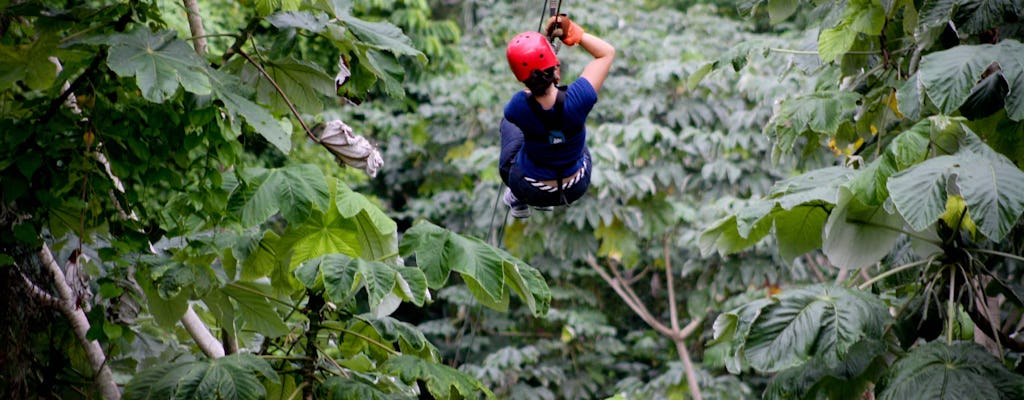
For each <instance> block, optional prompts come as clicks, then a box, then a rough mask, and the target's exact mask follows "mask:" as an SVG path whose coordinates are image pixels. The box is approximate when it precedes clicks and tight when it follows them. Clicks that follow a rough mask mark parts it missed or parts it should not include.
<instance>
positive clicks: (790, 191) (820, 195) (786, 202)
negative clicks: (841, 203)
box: [768, 167, 856, 210]
mask: <svg viewBox="0 0 1024 400" xmlns="http://www.w3.org/2000/svg"><path fill="white" fill-rule="evenodd" d="M855 174H856V172H855V171H853V170H851V169H849V168H844V167H827V168H820V169H814V170H811V171H808V172H806V173H804V174H801V175H798V176H795V177H792V178H788V179H785V180H782V181H779V182H778V183H776V184H775V185H774V186H772V189H771V191H770V192H769V194H768V198H770V199H772V200H774V202H775V203H777V204H778V205H779V206H780V207H782V208H783V209H785V210H789V209H791V208H793V207H796V206H798V205H801V204H807V203H814V202H825V203H829V204H835V203H836V202H837V201H838V198H837V196H838V193H839V191H838V190H839V187H840V186H842V185H843V184H845V183H846V182H847V181H849V180H850V178H851V177H852V176H854V175H855Z"/></svg>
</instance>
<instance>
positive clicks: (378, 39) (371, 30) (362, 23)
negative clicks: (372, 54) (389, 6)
mask: <svg viewBox="0 0 1024 400" xmlns="http://www.w3.org/2000/svg"><path fill="white" fill-rule="evenodd" d="M335 11H336V12H337V14H336V15H335V17H336V18H338V20H340V21H341V22H343V23H344V24H345V26H347V27H348V28H349V29H351V30H352V33H353V34H354V35H355V36H356V38H358V39H359V40H361V41H362V42H363V43H364V44H366V45H368V46H370V47H372V48H375V49H377V50H383V51H387V52H390V53H392V54H395V55H402V56H414V57H417V58H419V59H420V60H426V56H425V55H423V53H422V52H420V51H419V50H416V48H415V47H413V46H412V40H410V39H409V37H408V36H405V34H403V33H402V30H401V29H399V28H398V27H397V26H394V25H392V24H391V23H389V22H384V21H380V22H371V21H366V20H363V19H359V18H356V17H354V16H352V14H350V13H349V12H348V10H340V9H335Z"/></svg>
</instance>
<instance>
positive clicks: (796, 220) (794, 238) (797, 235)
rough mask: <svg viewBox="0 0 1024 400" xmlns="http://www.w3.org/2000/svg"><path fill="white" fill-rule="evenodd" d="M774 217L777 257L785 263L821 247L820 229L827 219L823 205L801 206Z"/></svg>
mask: <svg viewBox="0 0 1024 400" xmlns="http://www.w3.org/2000/svg"><path fill="white" fill-rule="evenodd" d="M773 215H774V217H775V218H774V219H775V237H776V238H777V239H778V244H779V256H781V257H782V259H783V260H784V261H786V262H792V261H793V259H795V258H797V257H799V256H801V255H803V254H804V253H807V252H808V251H811V250H814V249H817V248H819V247H821V237H822V232H821V230H822V228H823V227H824V226H825V220H826V219H828V208H827V207H826V205H824V204H818V205H813V204H812V205H802V206H797V207H793V209H791V210H782V211H779V212H777V213H775V214H773Z"/></svg>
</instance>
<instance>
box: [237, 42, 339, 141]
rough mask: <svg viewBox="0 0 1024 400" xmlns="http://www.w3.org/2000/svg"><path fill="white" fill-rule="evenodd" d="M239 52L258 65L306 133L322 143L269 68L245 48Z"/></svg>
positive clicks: (250, 62)
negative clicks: (254, 58) (264, 66)
mask: <svg viewBox="0 0 1024 400" xmlns="http://www.w3.org/2000/svg"><path fill="white" fill-rule="evenodd" d="M238 54H241V55H242V57H245V60H246V61H249V64H252V66H253V67H256V70H258V71H260V74H261V75H263V77H264V78H266V79H267V81H268V82H270V84H271V85H272V86H274V90H276V91H277V94H280V95H281V99H282V100H284V103H285V104H287V105H288V109H289V110H291V112H292V115H294V116H295V119H297V120H299V125H302V130H303V131H305V132H306V135H307V136H309V138H310V139H312V140H313V141H314V142H316V143H320V138H318V137H316V135H314V134H313V131H311V130H309V126H306V121H304V120H303V119H302V116H301V115H299V110H296V109H295V105H294V104H292V101H291V99H289V98H288V96H287V95H285V94H284V90H282V89H281V87H280V86H278V85H277V81H275V80H274V78H272V77H270V74H268V73H267V70H265V69H263V66H262V65H260V63H258V62H256V60H253V59H252V57H250V56H249V54H248V53H246V52H245V51H244V50H242V49H238Z"/></svg>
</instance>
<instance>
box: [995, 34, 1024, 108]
mask: <svg viewBox="0 0 1024 400" xmlns="http://www.w3.org/2000/svg"><path fill="white" fill-rule="evenodd" d="M995 51H996V54H997V55H998V59H999V66H1000V67H1001V68H1002V69H1003V76H1005V77H1006V80H1007V82H1008V83H1009V84H1010V93H1009V94H1008V95H1006V106H1005V107H1006V114H1007V115H1008V116H1009V117H1010V119H1012V120H1014V121H1024V44H1021V43H1020V42H1018V41H1016V40H1013V39H1007V40H1003V41H1001V42H999V43H998V44H996V46H995Z"/></svg>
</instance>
